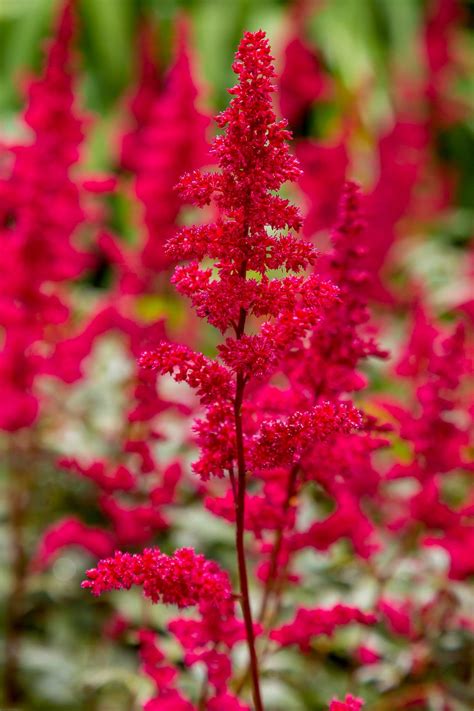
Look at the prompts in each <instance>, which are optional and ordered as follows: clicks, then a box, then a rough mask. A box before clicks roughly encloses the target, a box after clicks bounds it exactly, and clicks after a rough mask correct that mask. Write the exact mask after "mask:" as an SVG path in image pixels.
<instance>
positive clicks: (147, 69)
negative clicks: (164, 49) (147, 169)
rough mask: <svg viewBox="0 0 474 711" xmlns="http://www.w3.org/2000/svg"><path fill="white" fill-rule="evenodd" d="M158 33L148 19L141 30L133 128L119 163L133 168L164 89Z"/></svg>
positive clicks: (132, 103) (131, 106) (132, 101)
mask: <svg viewBox="0 0 474 711" xmlns="http://www.w3.org/2000/svg"><path fill="white" fill-rule="evenodd" d="M154 44H155V34H154V32H153V30H152V29H151V28H150V24H149V23H145V22H144V23H143V25H142V26H141V27H140V30H139V33H138V55H139V57H138V73H139V76H138V88H137V90H136V92H135V93H134V95H133V96H132V97H131V99H130V103H129V111H130V118H131V120H130V124H132V125H131V127H130V129H129V130H128V131H127V132H126V133H125V134H124V135H123V137H122V145H121V153H120V165H121V166H122V167H123V168H125V169H126V170H130V171H132V172H134V171H135V170H136V169H137V159H138V158H139V156H140V152H141V148H142V146H141V141H142V136H143V132H144V131H146V129H147V128H148V126H149V124H150V123H151V120H152V111H153V106H154V104H155V102H156V101H157V99H158V97H159V96H160V94H161V91H162V89H163V80H162V76H161V72H160V68H159V66H158V64H157V62H156V60H155V56H154V50H155V47H154Z"/></svg>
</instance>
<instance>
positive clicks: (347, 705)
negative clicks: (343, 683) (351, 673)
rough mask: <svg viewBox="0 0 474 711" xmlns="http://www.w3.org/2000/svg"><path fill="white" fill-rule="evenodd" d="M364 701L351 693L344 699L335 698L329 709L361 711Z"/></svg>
mask: <svg viewBox="0 0 474 711" xmlns="http://www.w3.org/2000/svg"><path fill="white" fill-rule="evenodd" d="M363 705H364V702H363V701H362V699H359V698H356V697H355V696H352V695H351V694H347V696H346V698H345V699H344V701H338V699H333V700H332V701H331V703H330V705H329V711H360V709H361V708H362V707H363Z"/></svg>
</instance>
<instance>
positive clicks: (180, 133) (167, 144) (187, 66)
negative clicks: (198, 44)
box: [127, 21, 208, 286]
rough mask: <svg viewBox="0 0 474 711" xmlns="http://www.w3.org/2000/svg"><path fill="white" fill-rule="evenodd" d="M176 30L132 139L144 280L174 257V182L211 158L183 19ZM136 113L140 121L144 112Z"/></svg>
mask: <svg viewBox="0 0 474 711" xmlns="http://www.w3.org/2000/svg"><path fill="white" fill-rule="evenodd" d="M177 32H178V40H177V49H176V58H175V61H174V64H173V66H172V67H171V69H170V70H169V72H168V74H167V75H166V76H165V77H164V78H163V82H162V86H161V90H160V91H159V92H158V91H157V92H156V95H155V96H154V99H153V100H151V97H149V98H148V99H147V102H148V101H149V105H148V103H147V109H146V112H145V111H144V113H146V117H145V118H144V125H138V126H137V130H136V131H135V139H134V141H133V152H134V154H133V172H134V173H135V193H136V196H137V198H138V200H139V201H140V202H141V204H142V205H143V209H144V212H143V220H144V223H145V227H146V233H147V236H146V242H145V244H144V246H143V249H142V251H141V254H140V261H141V263H142V269H144V270H145V277H144V278H145V286H146V283H147V280H148V281H149V280H150V279H151V278H152V276H153V273H155V272H157V271H161V270H163V269H166V268H167V267H169V266H170V264H171V263H172V261H173V259H172V258H171V256H170V255H167V254H166V252H165V251H164V249H163V246H164V244H165V242H166V241H167V240H168V239H169V238H170V237H171V236H172V235H173V234H174V233H175V232H176V229H177V218H178V213H179V211H180V209H181V201H180V199H179V196H178V194H177V193H176V191H175V190H174V187H175V184H176V183H177V181H178V179H179V178H180V177H181V175H182V174H183V173H184V172H186V171H188V170H193V169H194V168H198V167H200V166H201V165H203V164H204V163H205V162H206V161H207V158H208V150H207V144H206V129H207V126H208V118H207V117H206V116H205V115H204V114H203V113H202V112H201V111H200V110H199V109H198V107H197V105H196V100H197V93H198V92H197V88H196V84H195V82H194V79H193V76H192V61H191V56H190V50H189V48H188V40H187V29H186V26H185V23H184V21H182V22H181V23H180V24H179V25H178V27H177ZM147 96H148V93H147ZM135 113H136V112H135ZM136 118H137V123H138V122H139V121H140V120H141V117H140V116H137V117H136ZM128 141H130V139H128ZM127 145H128V144H127ZM127 154H128V149H127ZM129 162H130V159H129Z"/></svg>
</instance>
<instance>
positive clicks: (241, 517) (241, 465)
mask: <svg viewBox="0 0 474 711" xmlns="http://www.w3.org/2000/svg"><path fill="white" fill-rule="evenodd" d="M244 388H245V380H244V377H243V375H242V373H238V374H237V383H236V393H235V401H234V416H235V435H236V448H237V472H238V479H237V501H236V529H235V542H236V548H237V561H238V567H239V583H240V596H241V597H240V604H241V606H242V613H243V616H244V624H245V632H246V637H247V646H248V650H249V657H250V673H251V677H252V686H253V699H254V703H255V711H263V703H262V698H261V694H260V678H259V670H258V659H257V653H256V651H255V634H254V628H253V620H252V610H251V607H250V595H249V587H248V576H247V563H246V559H245V546H244V531H245V526H244V522H245V489H246V466H245V452H244V440H243V428H242V401H243V397H244Z"/></svg>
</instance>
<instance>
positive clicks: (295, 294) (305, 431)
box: [88, 31, 360, 711]
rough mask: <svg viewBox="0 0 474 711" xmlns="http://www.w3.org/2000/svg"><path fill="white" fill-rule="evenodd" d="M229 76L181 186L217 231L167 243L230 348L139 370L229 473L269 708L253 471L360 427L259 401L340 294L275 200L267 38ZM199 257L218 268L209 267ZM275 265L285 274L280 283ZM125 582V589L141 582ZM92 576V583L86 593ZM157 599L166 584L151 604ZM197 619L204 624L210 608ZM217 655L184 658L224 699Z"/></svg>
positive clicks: (167, 357)
mask: <svg viewBox="0 0 474 711" xmlns="http://www.w3.org/2000/svg"><path fill="white" fill-rule="evenodd" d="M233 69H234V71H235V73H236V74H237V75H238V76H239V84H238V85H237V86H235V87H234V88H233V89H231V90H230V93H231V95H232V97H233V98H232V100H231V102H230V105H229V107H228V108H227V109H226V110H225V111H224V112H223V113H222V114H220V115H219V117H218V119H217V123H218V125H219V127H220V128H222V129H225V132H224V133H222V134H221V135H219V136H218V137H217V138H216V139H215V141H214V144H213V148H212V153H213V155H214V156H215V158H216V161H217V164H218V167H219V170H218V171H216V172H207V173H202V172H198V171H195V172H192V173H189V174H187V175H185V176H184V177H183V178H182V180H181V181H180V184H179V189H180V192H181V194H182V196H183V197H184V198H185V199H187V200H189V201H190V202H192V203H194V204H195V205H197V206H204V205H207V204H209V203H210V202H211V201H212V202H214V204H215V206H216V208H217V217H216V219H215V221H214V222H213V223H211V224H209V225H205V226H200V227H185V228H183V229H182V230H181V231H180V232H179V233H177V234H176V235H175V236H174V237H172V238H171V239H170V240H169V242H168V248H169V252H170V255H171V256H172V258H173V259H177V258H179V257H182V258H185V259H191V260H192V261H191V262H190V263H189V264H187V265H184V266H180V267H178V268H177V269H176V271H175V275H174V283H175V285H176V286H177V288H178V290H179V291H180V292H181V293H182V294H184V295H186V296H188V297H189V298H190V299H191V301H192V303H193V305H194V307H195V308H196V310H197V312H198V314H199V316H201V317H202V318H206V319H207V320H208V322H209V323H210V324H212V325H213V326H215V327H216V328H217V329H219V330H220V331H221V333H222V334H225V336H226V338H225V342H224V343H222V344H221V345H220V346H219V347H218V353H219V355H218V358H217V359H210V358H207V357H204V356H203V355H202V354H200V353H195V352H193V351H192V350H191V349H189V348H188V347H184V346H180V345H179V346H170V345H169V343H162V344H160V345H159V346H158V347H157V348H155V349H154V350H148V351H147V352H145V353H144V354H143V355H142V357H141V358H140V365H142V366H143V367H144V368H145V369H146V370H150V371H152V372H153V371H155V372H156V371H157V372H160V373H162V374H171V375H172V376H173V377H174V378H175V379H176V380H178V381H185V382H187V383H188V384H189V385H191V386H192V387H194V388H195V389H196V390H197V392H198V395H199V398H200V400H201V402H202V404H203V405H204V407H205V409H206V415H205V417H204V418H202V419H200V420H198V421H197V423H196V426H195V431H196V435H197V440H198V444H199V446H200V449H201V457H200V459H199V461H198V462H197V463H195V465H194V469H195V471H196V472H197V473H198V474H199V475H200V476H201V478H202V479H203V480H206V479H208V478H209V477H211V476H217V477H224V476H225V475H226V474H228V475H229V478H230V480H231V483H232V489H231V490H232V493H233V496H234V506H235V513H236V541H237V543H236V548H237V555H238V567H239V580H240V588H241V594H240V600H241V605H242V610H243V617H244V628H245V635H246V639H247V645H248V648H249V656H250V660H251V676H252V683H253V691H254V702H255V708H256V711H261V710H262V709H263V705H262V701H261V696H260V690H259V680H258V679H259V677H258V662H257V658H256V651H255V644H254V638H255V634H256V632H257V629H256V628H255V627H254V625H253V621H252V614H251V609H250V600H249V591H248V582H247V570H246V559H245V549H244V538H243V533H244V524H245V504H246V480H247V475H248V474H250V473H252V474H256V475H258V473H259V472H262V471H264V470H266V469H267V468H268V466H270V467H273V466H275V461H274V451H275V449H278V452H279V453H281V455H282V456H284V457H285V462H286V463H288V456H290V459H291V457H292V456H293V454H295V455H296V453H297V451H298V452H300V451H302V450H304V449H305V448H307V447H308V446H309V445H310V444H312V443H314V440H315V439H317V440H324V439H327V438H328V437H330V436H333V435H335V434H336V433H340V432H349V431H352V430H353V429H354V427H357V426H358V425H359V424H360V417H359V415H358V413H357V411H356V410H355V409H354V408H353V407H352V405H351V404H350V403H338V402H334V403H333V402H322V403H316V405H317V407H315V408H313V407H312V406H308V403H307V401H306V402H303V405H304V408H303V410H302V411H300V410H301V408H298V407H292V404H291V400H290V401H289V405H288V406H287V407H286V408H284V409H282V411H281V412H279V413H276V415H277V416H276V417H275V410H274V408H273V406H271V404H269V403H268V402H266V400H265V398H262V399H260V398H259V397H258V394H259V392H264V391H265V388H266V387H267V386H268V384H269V381H270V379H271V378H272V377H273V376H275V375H276V374H278V373H281V370H280V367H281V364H282V363H283V362H284V359H285V356H286V355H287V354H288V351H289V350H290V349H293V348H297V347H298V346H301V344H302V343H303V342H304V341H305V339H306V337H307V335H308V334H309V333H311V331H312V329H313V328H314V326H315V324H317V323H318V321H319V320H320V319H321V318H322V316H323V315H324V314H325V312H326V310H327V309H328V307H329V306H330V305H331V304H333V303H334V300H335V298H337V290H336V289H335V288H334V287H333V286H332V285H331V284H330V283H326V282H324V281H323V280H322V279H321V278H320V277H319V276H317V275H315V274H308V273H307V270H308V268H309V267H311V266H312V265H313V264H314V262H315V258H316V252H315V249H314V247H313V246H312V245H311V244H309V243H304V242H302V241H300V242H298V241H297V239H296V237H295V235H294V231H296V230H298V229H299V228H300V226H301V218H300V215H299V212H298V210H297V209H296V208H295V207H294V206H293V205H291V204H290V202H289V201H288V200H285V199H283V198H281V197H280V196H278V195H277V194H276V192H277V191H278V190H279V188H280V187H281V185H282V184H283V183H284V182H287V181H294V180H295V179H296V178H297V177H298V176H299V168H298V165H297V161H296V159H295V158H294V156H292V155H291V154H290V152H289V148H288V145H287V139H288V138H289V137H290V134H289V132H288V131H287V129H286V121H278V120H277V119H276V116H275V114H274V111H273V108H272V102H271V94H272V92H273V91H274V87H273V85H272V79H273V77H274V76H275V75H274V70H273V66H272V57H271V55H270V48H269V45H268V41H267V39H266V36H265V34H264V33H263V32H261V31H259V32H256V33H253V34H252V33H246V34H245V35H244V38H243V40H242V41H241V43H240V45H239V49H238V51H237V54H236V59H235V62H234V65H233ZM203 259H209V260H211V262H212V264H211V265H210V266H209V267H208V268H204V267H203V266H202V265H201V262H202V260H203ZM270 270H282V271H283V272H284V274H283V275H282V276H281V277H280V278H275V277H273V275H272V274H271V273H270ZM305 272H306V273H305ZM247 387H248V389H249V394H248V395H247V393H246V389H247ZM251 389H252V390H251ZM290 440H291V442H290ZM289 443H290V444H291V447H290V450H288V444H289ZM288 452H289V455H288ZM255 480H256V481H257V482H258V478H257V477H255ZM140 560H141V559H140ZM107 565H109V564H107ZM119 565H120V560H119ZM127 565H128V559H127ZM106 568H107V566H106ZM139 574H141V568H140V570H139ZM93 576H96V577H97V581H98V582H97V586H98V590H99V591H101V590H102V589H107V586H108V587H114V586H115V587H123V586H124V585H123V584H122V579H121V577H120V575H119V578H118V582H117V581H115V583H114V579H113V578H112V582H110V578H109V577H107V576H108V573H107V570H106V571H105V576H106V580H108V582H107V583H106V584H105V585H104V584H103V579H102V576H101V574H100V572H99V571H97V572H94V573H93ZM126 580H127V586H128V584H133V582H134V581H135V578H133V576H132V578H130V577H129V578H127V579H126ZM94 581H95V577H94V580H93V581H92V582H91V583H88V586H93V585H94V584H95V583H94ZM160 585H161V583H160ZM145 593H146V590H145ZM160 596H161V588H160V587H158V593H157V594H156V595H155V598H156V599H157V600H159V599H162V598H161V597H160ZM195 599H196V600H197V597H196V598H195ZM200 609H201V606H200ZM201 612H202V614H203V619H204V618H205V619H206V624H207V621H208V619H209V615H210V614H211V613H212V610H209V609H208V610H201ZM183 624H184V623H183ZM182 628H183V626H182V625H181V629H182ZM220 654H221V652H220V650H218V649H214V648H213V647H211V648H207V647H205V648H202V649H199V648H198V649H194V648H193V650H192V654H191V656H190V657H188V661H189V663H194V662H195V661H198V660H199V661H203V662H204V664H206V665H207V667H208V671H209V673H210V674H211V670H212V676H213V679H214V682H215V683H214V682H212V683H213V684H214V686H215V690H216V693H217V698H219V694H223V693H224V694H226V693H227V692H226V690H225V683H226V681H227V676H228V672H229V668H228V665H227V663H226V662H224V660H223V659H222V657H221V656H220ZM216 655H217V656H216ZM223 698H224V697H223ZM214 706H216V708H217V701H216V703H215V704H214Z"/></svg>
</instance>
